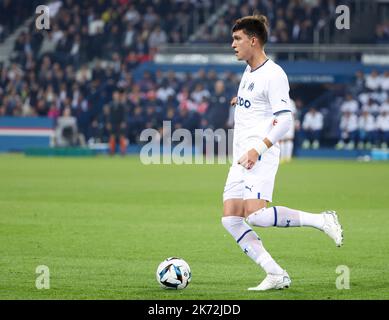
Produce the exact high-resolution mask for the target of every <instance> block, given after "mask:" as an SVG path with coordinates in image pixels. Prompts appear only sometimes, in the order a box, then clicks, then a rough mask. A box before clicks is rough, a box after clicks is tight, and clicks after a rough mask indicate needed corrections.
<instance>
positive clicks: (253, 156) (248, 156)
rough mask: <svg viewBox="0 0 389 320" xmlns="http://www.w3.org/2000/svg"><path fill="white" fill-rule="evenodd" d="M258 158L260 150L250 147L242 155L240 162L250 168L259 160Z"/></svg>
mask: <svg viewBox="0 0 389 320" xmlns="http://www.w3.org/2000/svg"><path fill="white" fill-rule="evenodd" d="M258 158H259V154H258V152H257V151H256V150H255V149H250V150H249V151H247V152H245V154H244V155H243V156H241V157H240V159H239V161H238V164H240V165H241V166H242V167H245V168H246V169H247V170H250V169H251V168H252V167H254V164H255V163H256V162H257V161H258Z"/></svg>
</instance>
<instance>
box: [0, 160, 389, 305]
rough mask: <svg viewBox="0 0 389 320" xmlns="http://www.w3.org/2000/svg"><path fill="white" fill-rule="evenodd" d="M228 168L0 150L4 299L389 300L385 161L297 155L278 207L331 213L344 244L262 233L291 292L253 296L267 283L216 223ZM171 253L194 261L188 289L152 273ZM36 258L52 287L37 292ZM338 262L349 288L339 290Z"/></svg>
mask: <svg viewBox="0 0 389 320" xmlns="http://www.w3.org/2000/svg"><path fill="white" fill-rule="evenodd" d="M227 171H228V165H142V164H141V163H140V162H139V159H138V158H137V157H124V158H122V157H114V158H109V157H98V158H27V157H24V156H21V155H1V156H0V248H1V251H0V299H142V300H147V299H223V300H224V299H388V298H389V290H388V288H389V268H388V258H389V232H388V231H389V224H388V221H389V209H388V208H389V165H388V164H387V163H358V162H354V161H324V160H294V161H293V162H292V163H290V164H286V165H281V166H280V168H279V171H278V174H277V180H276V186H275V190H274V198H273V200H274V204H275V205H285V206H289V207H291V208H296V209H301V210H307V211H312V212H319V211H322V210H325V209H335V210H337V211H338V213H339V218H340V221H341V223H342V224H343V228H344V235H345V243H344V246H343V247H341V248H336V247H335V244H334V243H333V242H332V240H330V239H329V238H328V237H327V236H326V235H325V234H324V233H321V232H319V231H317V230H315V229H311V228H287V229H285V228H256V229H255V230H256V231H257V232H258V234H259V236H260V237H261V238H262V240H263V242H264V245H265V247H266V248H267V249H268V251H269V252H270V253H271V254H272V256H273V257H274V258H275V259H276V260H277V261H278V262H279V263H280V265H281V266H282V267H284V268H286V269H287V271H288V272H289V274H290V276H291V278H292V286H291V288H289V289H287V290H281V291H271V292H263V293H261V292H249V291H247V288H248V287H250V286H254V285H257V284H258V283H259V282H260V281H261V280H262V279H263V278H264V275H265V274H264V272H263V271H262V270H260V269H259V268H258V267H257V266H256V265H255V264H254V263H253V262H252V261H251V260H250V259H249V258H248V257H246V256H245V255H244V254H242V252H241V251H240V248H239V247H238V245H237V244H236V243H235V242H234V240H233V239H232V237H231V236H230V235H229V234H227V232H226V231H225V230H224V228H223V227H222V225H221V223H220V216H221V212H222V200H221V199H222V191H223V187H224V182H225V178H226V175H227ZM169 256H179V257H182V258H184V259H185V260H186V261H187V262H188V263H189V264H190V266H191V268H192V274H193V279H192V283H191V284H190V285H189V286H188V288H187V289H185V290H181V291H167V290H163V289H161V288H160V287H159V285H158V284H157V282H156V279H155V271H156V268H157V266H158V264H159V263H160V262H161V261H162V260H164V259H165V258H166V257H169ZM38 265H46V266H48V267H49V270H50V289H42V290H38V289H37V288H36V287H35V280H36V278H37V277H38V275H37V274H36V273H35V270H36V267H37V266H38ZM339 265H345V266H347V267H348V268H349V270H350V289H343V290H338V289H337V288H336V285H335V283H336V278H337V277H338V276H339V275H340V274H338V273H336V268H337V267H338V266H339Z"/></svg>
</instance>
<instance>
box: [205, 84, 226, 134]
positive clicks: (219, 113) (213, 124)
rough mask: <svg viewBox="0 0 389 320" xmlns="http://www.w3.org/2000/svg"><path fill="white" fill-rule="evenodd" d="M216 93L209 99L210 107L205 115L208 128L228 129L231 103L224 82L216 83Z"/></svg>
mask: <svg viewBox="0 0 389 320" xmlns="http://www.w3.org/2000/svg"><path fill="white" fill-rule="evenodd" d="M214 91H215V93H214V94H213V95H212V96H211V98H210V99H209V106H208V109H207V112H206V115H205V118H206V119H207V121H208V126H209V128H211V129H214V130H216V129H219V128H223V129H224V128H226V124H227V120H228V116H229V111H230V110H229V109H230V105H229V101H228V100H227V93H226V92H225V87H224V82H223V81H222V80H218V81H216V83H215V89H214Z"/></svg>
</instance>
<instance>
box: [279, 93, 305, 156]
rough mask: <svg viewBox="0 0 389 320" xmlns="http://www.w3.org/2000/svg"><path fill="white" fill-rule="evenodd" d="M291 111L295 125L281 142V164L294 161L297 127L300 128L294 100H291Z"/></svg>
mask: <svg viewBox="0 0 389 320" xmlns="http://www.w3.org/2000/svg"><path fill="white" fill-rule="evenodd" d="M289 106H290V111H291V112H292V116H293V119H295V120H294V123H293V124H292V125H291V126H290V128H289V130H288V132H287V133H285V135H284V136H283V137H282V139H281V140H280V141H279V144H280V160H281V163H283V162H284V163H285V162H290V161H291V160H292V155H293V146H294V145H293V141H294V133H295V127H297V126H299V125H300V124H299V121H296V118H295V115H296V104H295V103H294V101H293V100H292V99H289Z"/></svg>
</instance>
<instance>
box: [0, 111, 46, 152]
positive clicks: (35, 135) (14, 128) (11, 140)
mask: <svg viewBox="0 0 389 320" xmlns="http://www.w3.org/2000/svg"><path fill="white" fill-rule="evenodd" d="M53 137H54V122H53V120H52V119H51V118H46V117H40V118H22V117H0V152H12V151H24V150H25V149H27V148H36V147H46V148H47V147H50V146H51V145H52V139H53Z"/></svg>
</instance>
